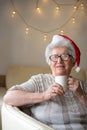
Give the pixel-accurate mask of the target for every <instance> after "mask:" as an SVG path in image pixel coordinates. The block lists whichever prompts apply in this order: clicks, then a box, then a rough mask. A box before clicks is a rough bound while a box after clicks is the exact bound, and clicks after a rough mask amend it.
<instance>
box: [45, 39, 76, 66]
mask: <svg viewBox="0 0 87 130" xmlns="http://www.w3.org/2000/svg"><path fill="white" fill-rule="evenodd" d="M62 46H63V47H67V48H68V50H69V54H70V55H72V56H73V59H74V60H75V59H76V54H75V49H74V47H73V46H72V45H71V43H70V41H69V40H66V39H64V38H61V39H60V40H58V41H55V42H54V43H53V42H51V43H50V44H48V46H47V47H46V50H45V59H46V62H47V64H48V65H50V59H49V57H50V56H51V55H52V50H53V49H54V48H57V47H62Z"/></svg>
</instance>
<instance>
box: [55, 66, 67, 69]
mask: <svg viewBox="0 0 87 130" xmlns="http://www.w3.org/2000/svg"><path fill="white" fill-rule="evenodd" d="M56 68H63V69H64V68H65V66H56Z"/></svg>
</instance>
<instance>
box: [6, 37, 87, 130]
mask: <svg viewBox="0 0 87 130" xmlns="http://www.w3.org/2000/svg"><path fill="white" fill-rule="evenodd" d="M45 56H46V61H47V63H48V65H49V66H50V68H51V70H52V74H38V75H34V76H32V77H31V79H29V80H28V81H26V82H25V83H23V84H20V85H15V86H13V87H12V88H10V89H9V90H8V92H7V93H6V95H5V96H4V102H5V103H6V104H9V105H13V106H18V107H20V108H22V107H24V108H25V109H26V108H28V109H30V110H31V113H32V116H33V117H34V118H35V119H37V120H39V121H41V122H43V123H45V124H47V125H49V126H50V127H52V128H54V130H87V84H86V83H84V82H83V81H79V80H77V79H75V78H74V77H71V76H70V73H71V70H72V68H73V67H74V66H75V65H77V67H79V63H80V50H79V48H78V47H77V45H76V44H75V43H74V41H72V40H71V39H70V38H69V37H67V36H65V35H54V36H53V39H52V41H51V43H50V44H49V45H48V46H47V48H46V51H45ZM59 75H67V91H66V92H64V90H63V88H62V86H61V85H60V84H58V83H55V77H56V76H59Z"/></svg>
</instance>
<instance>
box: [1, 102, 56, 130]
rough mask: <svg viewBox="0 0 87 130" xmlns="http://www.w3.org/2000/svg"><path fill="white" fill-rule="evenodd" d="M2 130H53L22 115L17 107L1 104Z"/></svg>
mask: <svg viewBox="0 0 87 130" xmlns="http://www.w3.org/2000/svg"><path fill="white" fill-rule="evenodd" d="M1 116H2V130H54V129H53V128H51V127H49V126H47V125H45V124H43V123H41V122H40V121H37V120H36V119H34V118H32V117H30V116H29V115H27V114H25V113H23V112H22V111H20V109H18V108H17V107H13V106H10V105H6V104H4V103H3V105H2V108H1Z"/></svg>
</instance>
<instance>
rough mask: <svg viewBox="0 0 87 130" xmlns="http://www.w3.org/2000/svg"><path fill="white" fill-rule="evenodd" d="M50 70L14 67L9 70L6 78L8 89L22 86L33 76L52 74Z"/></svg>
mask: <svg viewBox="0 0 87 130" xmlns="http://www.w3.org/2000/svg"><path fill="white" fill-rule="evenodd" d="M50 72H51V70H50V68H45V67H32V66H31V67H30V66H12V67H9V68H8V72H7V76H6V88H7V89H9V88H10V87H11V86H13V85H16V84H21V83H23V82H25V81H27V80H28V79H29V78H30V77H31V76H32V75H35V74H39V73H50Z"/></svg>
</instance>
